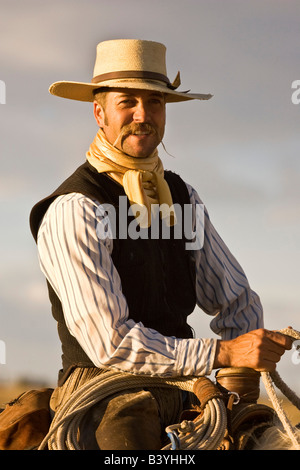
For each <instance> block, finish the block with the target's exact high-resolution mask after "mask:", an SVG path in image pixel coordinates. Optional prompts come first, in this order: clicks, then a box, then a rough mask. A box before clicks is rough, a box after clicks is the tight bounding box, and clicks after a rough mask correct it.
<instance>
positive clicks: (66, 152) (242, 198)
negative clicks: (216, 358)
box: [0, 0, 300, 390]
mask: <svg viewBox="0 0 300 470" xmlns="http://www.w3.org/2000/svg"><path fill="white" fill-rule="evenodd" d="M299 17H300V5H299V2H298V1H297V0H296V1H293V0H291V1H289V0H287V1H285V2H284V1H283V0H281V1H279V0H259V1H258V0H227V1H226V2H222V1H221V0H219V1H217V0H206V1H204V0H151V2H148V1H145V0H139V1H138V0H126V1H124V0H51V2H50V1H43V0H22V1H21V0H0V38H1V40H0V80H1V82H0V83H1V94H0V101H1V103H0V119H1V127H0V133H1V138H0V157H1V171H0V204H1V206H0V207H1V233H0V237H1V238H0V242H1V243H0V256H1V269H0V341H1V342H2V343H1V344H2V345H3V344H5V352H6V357H5V361H2V362H5V364H1V357H0V381H7V382H9V381H13V380H15V379H17V378H20V377H21V378H28V379H29V378H31V379H37V380H45V381H47V382H50V383H55V381H56V378H57V372H58V369H59V368H60V345H59V342H58V339H57V332H56V324H55V322H54V320H53V319H52V316H51V312H50V306H49V302H48V298H47V291H46V283H45V280H44V278H43V275H42V274H41V271H40V268H39V264H38V258H37V250H36V246H35V243H34V241H33V238H32V236H31V233H30V230H29V222H28V219H29V213H30V210H31V207H32V206H33V205H34V204H35V203H36V202H37V201H38V200H40V199H42V198H43V197H44V196H46V195H48V194H49V193H51V192H52V191H53V190H54V189H55V188H56V187H57V186H58V184H59V183H60V182H62V181H63V180H64V179H65V178H66V177H67V176H69V174H71V173H72V172H73V170H74V169H75V168H76V167H77V166H79V165H80V164H81V163H82V162H83V161H84V160H85V153H86V151H87V149H88V147H89V144H90V143H91V141H92V140H93V138H94V135H95V134H96V132H97V125H96V122H95V120H94V117H93V115H92V105H91V104H90V103H81V102H76V101H72V100H66V99H62V98H58V97H54V96H52V95H50V94H49V92H48V88H49V86H50V84H51V83H53V82H55V81H58V80H71V81H73V80H74V81H83V82H89V81H90V80H91V78H92V73H93V67H94V61H95V54H96V45H97V43H99V42H101V41H104V40H108V39H123V38H130V39H132V38H133V39H136V38H138V39H149V40H154V41H158V42H162V43H163V44H165V46H166V47H167V69H168V75H169V78H170V80H171V81H173V79H174V78H175V75H176V73H177V71H178V70H180V72H181V80H182V86H181V89H182V90H187V89H191V91H193V92H195V93H212V94H213V98H212V99H211V100H209V101H207V102H200V101H193V102H186V103H176V104H169V105H168V106H167V128H166V134H165V138H164V145H165V147H166V150H167V152H166V151H164V149H163V148H159V154H160V157H161V159H162V161H163V164H164V166H165V168H167V169H171V170H173V171H175V172H177V173H179V174H180V175H181V176H182V178H183V179H184V180H185V181H187V182H188V183H190V184H191V185H193V186H194V187H195V189H196V190H197V191H198V193H199V194H200V196H201V198H202V200H203V202H204V203H205V205H206V207H207V209H208V211H209V214H210V218H211V220H212V222H213V224H214V226H215V227H216V229H217V230H218V232H219V234H220V235H221V237H222V238H223V240H224V241H225V243H226V244H227V245H228V247H229V248H230V250H231V251H232V253H233V254H234V255H235V257H236V258H237V259H238V261H239V262H240V264H241V265H242V267H243V269H244V271H245V272H246V275H247V277H248V279H249V282H250V285H251V287H252V288H253V289H254V290H255V291H256V292H257V293H258V294H259V296H260V298H261V301H262V304H263V306H264V312H265V327H266V328H268V329H281V328H285V327H287V326H289V325H291V326H293V327H294V328H295V329H298V330H300V320H299V311H300V290H299V286H300V248H299V239H300V211H299V208H300V184H299V182H300V158H299V156H300V133H299V123H300V104H294V103H293V100H292V94H293V93H295V90H294V89H292V84H293V83H294V82H295V81H296V80H300V49H299V44H300V28H299ZM3 83H4V84H5V90H4V87H3ZM4 92H5V95H4ZM294 96H295V95H294ZM299 97H300V93H299ZM3 98H5V100H4V99H3ZM4 101H5V103H4ZM210 320H211V318H210V317H208V316H206V315H205V314H204V313H203V312H202V311H200V310H199V309H198V308H196V310H195V312H194V313H193V314H192V316H191V321H190V323H191V324H192V326H193V327H194V329H195V330H196V333H197V336H203V337H208V336H212V337H215V336H214V335H213V334H212V332H211V331H210V328H209V322H210ZM292 357H293V356H292V353H291V352H287V353H286V354H285V356H284V358H283V360H282V361H281V363H280V364H279V367H278V371H279V373H280V375H281V376H282V378H283V379H284V380H285V381H286V382H287V383H288V385H289V386H291V387H292V388H294V390H299V388H300V373H299V372H300V364H298V365H297V364H295V363H294V362H295V361H294V362H293V360H292Z"/></svg>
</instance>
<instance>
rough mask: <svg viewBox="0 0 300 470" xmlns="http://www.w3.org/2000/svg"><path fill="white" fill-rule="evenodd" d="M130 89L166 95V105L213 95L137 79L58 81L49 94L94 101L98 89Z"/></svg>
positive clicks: (203, 98) (204, 98)
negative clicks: (97, 81) (93, 81)
mask: <svg viewBox="0 0 300 470" xmlns="http://www.w3.org/2000/svg"><path fill="white" fill-rule="evenodd" d="M103 87H105V88H106V87H108V88H131V89H138V90H150V91H158V92H161V93H164V94H165V95H166V102H167V103H176V102H180V101H189V100H209V99H210V98H212V96H213V95H211V94H199V93H189V92H184V91H182V92H180V91H176V90H172V89H171V88H168V87H167V86H166V85H164V84H162V83H160V82H156V81H154V80H149V81H148V80H139V79H130V80H128V79H126V80H121V79H120V80H114V81H112V80H109V81H106V82H101V83H81V82H69V81H60V82H55V83H53V84H52V85H51V86H50V88H49V92H50V93H51V94H52V95H55V96H59V97H61V98H67V99H70V100H77V101H94V93H93V92H94V90H97V89H98V88H103Z"/></svg>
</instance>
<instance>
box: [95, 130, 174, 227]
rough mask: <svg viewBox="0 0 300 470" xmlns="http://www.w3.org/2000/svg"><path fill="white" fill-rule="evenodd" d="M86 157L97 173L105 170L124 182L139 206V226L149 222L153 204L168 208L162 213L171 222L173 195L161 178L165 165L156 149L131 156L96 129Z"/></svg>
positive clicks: (126, 191)
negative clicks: (146, 153) (148, 153)
mask: <svg viewBox="0 0 300 470" xmlns="http://www.w3.org/2000/svg"><path fill="white" fill-rule="evenodd" d="M86 157H87V160H88V162H89V163H90V164H91V165H92V166H93V167H94V168H96V170H97V171H98V172H99V173H107V174H108V175H109V176H110V177H111V178H113V179H114V180H115V181H117V182H118V183H119V184H121V185H122V186H123V188H124V191H125V194H126V195H127V197H128V199H129V201H130V204H131V205H138V206H136V207H135V211H134V212H136V211H137V208H138V207H140V209H141V210H140V215H139V217H138V221H139V225H140V226H141V227H142V228H146V227H149V226H150V225H151V206H153V205H156V208H157V207H158V206H157V205H159V206H161V205H162V204H166V205H167V206H168V208H169V209H168V210H167V211H165V213H164V211H163V210H162V211H161V214H162V217H164V218H167V217H169V222H168V223H169V225H174V223H175V212H174V209H173V201H172V195H171V192H170V188H169V185H168V183H167V182H166V180H165V179H164V168H163V164H162V161H161V159H160V158H159V156H158V151H157V149H155V151H154V152H153V153H152V154H151V155H149V157H146V158H139V157H130V156H129V155H126V154H125V153H123V152H122V151H121V150H119V149H117V148H116V147H114V146H113V145H111V144H110V143H109V142H108V141H107V139H106V137H105V134H104V132H103V130H102V129H99V131H98V132H97V134H96V136H95V139H94V141H93V142H92V144H91V145H90V148H89V150H88V152H87V154H86ZM144 208H146V210H143V209H144ZM160 209H163V207H162V208H161V207H160ZM135 215H136V214H135Z"/></svg>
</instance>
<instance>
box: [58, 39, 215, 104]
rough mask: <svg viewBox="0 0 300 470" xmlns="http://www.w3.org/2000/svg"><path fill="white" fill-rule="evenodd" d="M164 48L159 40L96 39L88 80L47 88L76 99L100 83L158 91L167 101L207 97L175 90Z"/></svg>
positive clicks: (89, 97)
mask: <svg viewBox="0 0 300 470" xmlns="http://www.w3.org/2000/svg"><path fill="white" fill-rule="evenodd" d="M165 56H166V48H165V46H164V45H163V44H160V43H158V42H153V41H144V40H138V39H117V40H111V41H104V42H100V43H99V44H98V46H97V55H96V63H95V67H94V74H93V78H92V80H91V82H90V83H81V82H68V81H60V82H55V83H53V84H52V85H51V86H50V88H49V91H50V93H52V94H53V95H56V96H60V97H62V98H68V99H72V100H79V101H94V94H93V92H94V90H96V89H98V88H102V87H109V88H112V87H113V88H116V87H117V88H134V89H142V90H152V91H159V92H162V93H165V94H166V100H167V102H178V101H187V100H194V99H197V100H208V99H210V98H211V97H212V95H210V94H192V93H188V92H185V91H181V92H179V91H176V88H178V86H179V85H180V74H179V72H178V74H177V77H176V78H175V80H174V82H173V83H171V82H170V80H169V79H168V77H167V70H166V63H165Z"/></svg>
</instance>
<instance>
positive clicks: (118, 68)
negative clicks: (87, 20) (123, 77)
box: [93, 39, 167, 77]
mask: <svg viewBox="0 0 300 470" xmlns="http://www.w3.org/2000/svg"><path fill="white" fill-rule="evenodd" d="M125 71H143V72H154V73H159V74H162V75H165V76H167V69H166V47H165V46H164V45H163V44H161V43H159V42H154V41H145V40H141V39H116V40H110V41H104V42H100V43H99V44H98V45H97V54H96V62H95V67H94V74H93V77H97V76H99V75H104V74H107V73H112V72H125Z"/></svg>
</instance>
